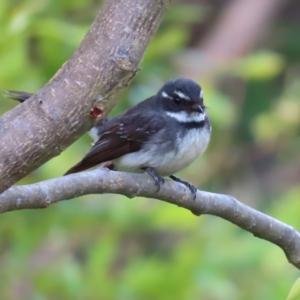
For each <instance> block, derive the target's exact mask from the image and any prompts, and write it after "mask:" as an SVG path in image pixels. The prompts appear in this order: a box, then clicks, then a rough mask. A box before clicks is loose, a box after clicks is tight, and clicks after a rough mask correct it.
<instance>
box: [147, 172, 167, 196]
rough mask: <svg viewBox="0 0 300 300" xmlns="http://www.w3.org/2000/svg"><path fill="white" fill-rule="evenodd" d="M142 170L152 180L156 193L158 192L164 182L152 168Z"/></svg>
mask: <svg viewBox="0 0 300 300" xmlns="http://www.w3.org/2000/svg"><path fill="white" fill-rule="evenodd" d="M143 170H144V171H145V172H146V173H147V174H148V175H150V176H151V177H152V178H153V180H154V183H155V185H156V186H157V191H159V190H160V188H161V186H162V185H163V184H164V182H165V180H164V179H163V178H162V177H161V176H160V175H159V174H158V173H157V172H156V171H155V170H154V169H153V168H150V167H146V168H143Z"/></svg>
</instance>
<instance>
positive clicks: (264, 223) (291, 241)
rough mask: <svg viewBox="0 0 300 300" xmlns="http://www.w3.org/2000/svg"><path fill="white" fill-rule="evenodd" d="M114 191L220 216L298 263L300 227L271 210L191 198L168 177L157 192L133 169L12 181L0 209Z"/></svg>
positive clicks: (215, 197) (219, 198)
mask: <svg viewBox="0 0 300 300" xmlns="http://www.w3.org/2000/svg"><path fill="white" fill-rule="evenodd" d="M103 193H115V194H122V195H125V196H127V197H131V198H132V197H136V196H142V197H147V198H156V199H159V200H162V201H166V202H169V203H172V204H175V205H178V206H180V207H184V208H186V209H189V210H190V211H192V212H193V213H194V214H195V215H198V216H200V215H201V214H210V215H215V216H218V217H221V218H223V219H225V220H227V221H229V222H231V223H234V224H236V225H237V226H239V227H241V228H243V229H245V230H247V231H249V232H251V233H252V234H253V235H255V236H257V237H259V238H262V239H264V240H267V241H269V242H271V243H273V244H276V245H278V246H279V247H280V248H281V249H282V250H283V251H284V253H285V255H286V257H287V259H288V261H289V262H290V263H291V264H293V265H294V266H295V267H297V268H298V269H300V233H299V232H297V231H296V230H295V229H294V228H293V227H291V226H289V225H287V224H284V223H282V222H280V221H278V220H276V219H274V218H272V217H270V216H268V215H265V214H263V213H261V212H259V211H256V210H255V209H253V208H251V207H249V206H247V205H245V204H243V203H241V202H239V201H237V200H236V199H235V198H233V197H231V196H228V195H221V194H214V193H209V192H204V191H199V190H198V192H197V197H196V199H195V200H192V196H191V194H190V191H189V190H188V189H187V188H186V187H185V186H183V185H181V184H179V183H176V182H173V181H168V180H167V181H166V182H165V184H164V185H163V186H162V188H161V189H160V191H159V192H157V191H156V187H155V186H154V184H153V181H152V179H151V178H150V177H149V176H148V175H146V174H129V173H123V172H115V171H109V170H108V169H105V168H97V169H95V170H92V171H88V172H82V173H77V174H72V175H69V176H65V177H60V178H55V179H51V180H47V181H43V182H40V183H35V184H31V185H24V186H13V187H11V188H9V189H8V190H6V191H5V192H4V193H2V194H0V213H4V212H8V211H12V210H19V209H26V208H45V207H47V206H49V205H51V204H53V203H56V202H59V201H61V200H64V199H72V198H74V197H79V196H82V195H87V194H103Z"/></svg>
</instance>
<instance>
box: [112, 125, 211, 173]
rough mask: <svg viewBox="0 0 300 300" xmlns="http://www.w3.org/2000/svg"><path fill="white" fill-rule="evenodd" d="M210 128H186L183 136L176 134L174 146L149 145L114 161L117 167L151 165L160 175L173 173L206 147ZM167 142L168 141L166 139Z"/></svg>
mask: <svg viewBox="0 0 300 300" xmlns="http://www.w3.org/2000/svg"><path fill="white" fill-rule="evenodd" d="M209 140H210V130H209V129H207V128H206V127H204V128H197V129H196V128H195V129H190V130H188V131H187V132H186V133H185V134H184V135H183V136H180V135H179V134H178V137H177V139H176V142H175V145H174V147H170V146H168V147H167V146H166V148H168V150H166V151H164V147H165V146H164V144H163V143H162V144H161V145H157V144H156V145H151V144H150V146H149V147H148V148H142V149H141V150H140V151H137V152H134V153H130V154H126V155H124V156H122V157H121V158H119V159H118V160H116V161H115V163H116V165H117V168H120V169H123V170H128V171H137V170H138V169H140V168H141V167H145V166H147V167H152V168H154V169H155V170H156V171H157V172H158V173H159V174H160V175H162V176H168V175H172V174H175V173H177V172H179V171H181V170H182V169H185V168H186V167H187V166H189V165H190V164H191V163H192V162H193V161H194V160H195V159H196V158H197V157H199V156H200V155H201V154H202V153H203V152H204V151H205V149H206V148H207V146H208V143H209ZM166 143H168V141H166Z"/></svg>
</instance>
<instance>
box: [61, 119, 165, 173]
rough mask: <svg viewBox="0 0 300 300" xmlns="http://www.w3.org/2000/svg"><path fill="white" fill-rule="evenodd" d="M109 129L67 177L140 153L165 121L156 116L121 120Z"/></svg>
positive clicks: (69, 171)
mask: <svg viewBox="0 0 300 300" xmlns="http://www.w3.org/2000/svg"><path fill="white" fill-rule="evenodd" d="M119 121H120V122H118V123H117V124H116V123H115V122H114V124H113V125H112V126H111V127H109V128H108V129H107V130H106V131H105V132H104V133H103V134H102V135H101V137H100V138H99V140H98V141H97V142H96V143H95V144H94V146H93V147H92V149H91V150H90V151H89V152H88V153H87V155H86V156H85V157H84V158H83V159H82V160H81V161H80V162H79V163H78V164H76V165H75V166H74V167H72V168H71V169H70V170H68V171H67V173H66V174H65V175H68V174H71V173H77V172H80V171H84V170H87V169H89V168H92V167H95V166H96V165H99V164H101V163H103V162H107V161H111V160H114V159H116V158H119V157H121V156H123V155H125V154H127V153H132V152H136V151H139V150H140V149H141V148H142V146H143V143H144V142H146V141H147V140H148V139H149V137H150V135H151V133H153V132H157V131H159V130H160V129H161V128H163V127H164V123H163V122H164V120H163V119H162V118H160V117H158V116H156V115H154V114H146V115H144V116H138V115H136V117H135V118H134V116H132V118H130V119H129V120H127V122H122V120H121V119H120V120H119Z"/></svg>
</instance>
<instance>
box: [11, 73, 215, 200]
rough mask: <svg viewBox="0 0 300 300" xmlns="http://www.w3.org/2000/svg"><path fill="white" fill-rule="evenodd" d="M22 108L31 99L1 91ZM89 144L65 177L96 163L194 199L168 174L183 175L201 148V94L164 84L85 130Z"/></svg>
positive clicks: (177, 83) (206, 128)
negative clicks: (168, 184) (168, 182)
mask: <svg viewBox="0 0 300 300" xmlns="http://www.w3.org/2000/svg"><path fill="white" fill-rule="evenodd" d="M6 94H7V96H8V97H11V98H13V99H16V100H18V101H20V102H24V101H25V100H26V99H28V98H29V97H30V96H31V94H28V93H24V92H16V91H7V92H6ZM90 135H91V136H92V137H93V138H94V139H95V144H94V145H93V147H92V148H91V150H90V151H89V152H88V153H87V154H86V156H85V157H84V158H83V159H82V160H81V161H80V162H79V163H77V164H76V165H75V166H73V167H72V168H71V169H70V170H68V171H67V172H66V174H65V175H68V174H71V173H76V172H80V171H84V170H87V169H89V168H92V167H95V166H97V165H99V164H101V163H106V164H105V166H106V167H109V168H110V169H120V170H125V171H130V172H141V171H145V172H146V173H148V174H149V175H150V176H151V177H152V178H153V180H154V182H155V185H156V186H157V187H158V190H159V189H160V187H161V185H162V184H163V183H164V179H163V177H162V176H169V177H170V178H171V179H173V180H175V181H178V182H181V183H182V184H184V185H186V186H187V187H188V188H189V189H190V190H191V192H192V193H193V195H194V197H195V196H196V191H197V190H196V188H195V187H194V186H193V185H191V184H190V183H188V182H185V181H183V180H181V179H179V178H178V177H175V176H174V175H173V174H175V173H177V172H179V171H181V170H183V169H185V168H186V167H187V166H189V165H190V164H191V163H192V162H193V161H194V160H195V159H196V158H197V157H199V156H200V155H201V154H202V153H203V152H204V151H205V149H206V148H207V146H208V143H209V140H210V135H211V125H210V121H209V117H208V116H207V114H206V111H205V106H204V103H203V91H202V89H201V87H200V86H199V85H198V84H197V83H196V82H194V81H193V80H190V79H186V78H178V79H174V80H170V81H168V82H167V83H166V84H165V85H164V86H163V87H162V88H161V89H160V90H159V91H158V92H157V94H156V95H154V96H152V97H150V98H148V99H146V100H144V101H142V102H140V103H139V104H137V105H136V106H134V107H132V108H131V109H129V110H127V111H126V112H124V113H123V114H121V115H118V116H116V117H108V118H106V119H104V120H102V121H100V122H99V123H97V124H96V126H95V127H94V128H92V129H91V131H90Z"/></svg>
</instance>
